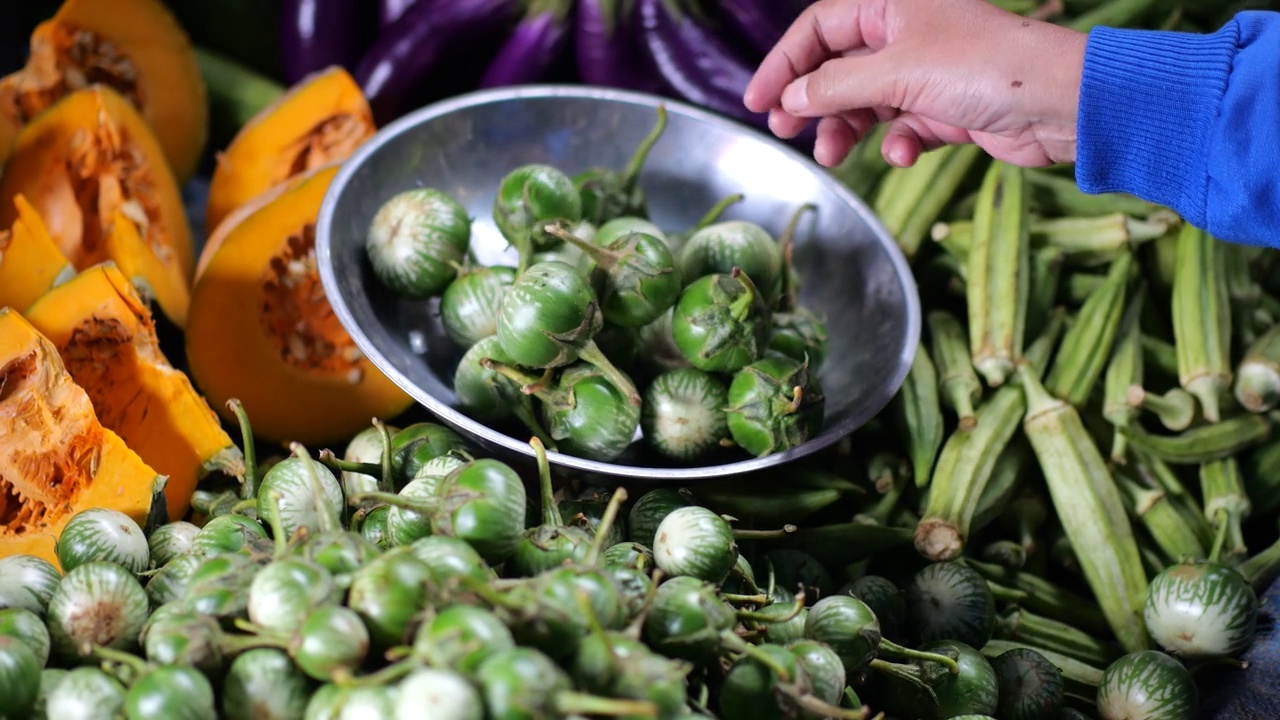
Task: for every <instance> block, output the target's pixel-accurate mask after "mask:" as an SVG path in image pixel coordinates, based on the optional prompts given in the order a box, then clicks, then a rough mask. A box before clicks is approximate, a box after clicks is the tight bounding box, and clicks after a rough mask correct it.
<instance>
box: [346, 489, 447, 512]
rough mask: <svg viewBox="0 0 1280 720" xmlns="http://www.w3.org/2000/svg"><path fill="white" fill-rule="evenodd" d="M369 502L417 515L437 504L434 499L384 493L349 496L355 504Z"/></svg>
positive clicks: (428, 510) (432, 508)
mask: <svg viewBox="0 0 1280 720" xmlns="http://www.w3.org/2000/svg"><path fill="white" fill-rule="evenodd" d="M371 501H372V502H378V503H385V504H387V505H390V506H391V507H397V508H400V509H401V510H410V511H412V512H416V513H418V514H419V515H425V514H427V513H430V512H431V511H432V510H434V509H435V508H436V503H437V502H438V501H437V500H436V499H435V498H421V497H414V498H410V497H405V496H403V495H397V494H396V493H384V492H368V493H357V494H355V495H352V496H351V502H353V503H356V504H361V503H366V502H371Z"/></svg>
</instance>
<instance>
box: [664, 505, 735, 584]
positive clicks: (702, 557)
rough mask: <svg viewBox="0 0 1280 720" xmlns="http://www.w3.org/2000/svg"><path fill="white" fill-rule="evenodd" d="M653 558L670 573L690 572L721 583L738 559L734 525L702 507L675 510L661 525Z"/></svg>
mask: <svg viewBox="0 0 1280 720" xmlns="http://www.w3.org/2000/svg"><path fill="white" fill-rule="evenodd" d="M653 557H654V560H655V561H656V562H657V564H658V568H659V569H660V570H662V572H664V573H666V574H667V575H668V576H672V575H688V576H691V577H696V578H698V579H700V580H705V581H707V582H710V583H714V584H716V585H719V584H720V583H722V582H724V579H725V578H726V577H728V576H729V571H730V570H732V569H733V566H734V564H735V563H736V562H737V560H738V545H737V543H736V542H734V539H733V528H731V527H729V523H728V522H726V521H725V519H724V518H722V517H720V516H719V515H717V514H715V513H714V512H712V511H710V510H708V509H706V508H704V507H700V506H696V505H694V506H690V507H684V508H678V509H676V510H673V511H671V513H669V514H668V515H667V516H666V517H665V518H663V519H662V522H661V523H659V524H658V531H657V536H656V537H655V538H654V542H653Z"/></svg>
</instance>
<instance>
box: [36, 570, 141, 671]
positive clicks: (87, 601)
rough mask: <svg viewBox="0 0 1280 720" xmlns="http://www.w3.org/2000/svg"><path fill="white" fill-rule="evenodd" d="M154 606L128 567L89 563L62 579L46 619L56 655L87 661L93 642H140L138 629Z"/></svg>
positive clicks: (119, 646) (115, 645)
mask: <svg viewBox="0 0 1280 720" xmlns="http://www.w3.org/2000/svg"><path fill="white" fill-rule="evenodd" d="M150 610H151V606H150V601H149V600H148V598H147V593H146V591H145V590H143V588H142V585H141V584H140V583H139V582H138V579H137V578H136V577H134V576H133V574H132V573H130V572H129V571H128V570H125V569H124V568H122V567H120V566H119V565H115V564H113V563H106V562H88V563H85V564H83V565H81V566H79V567H77V568H75V569H74V570H72V571H71V572H69V573H67V574H66V576H65V577H63V578H62V582H61V583H59V584H58V587H57V589H56V590H54V591H53V597H51V598H50V599H49V612H48V615H47V616H46V618H45V622H46V624H47V625H48V628H49V639H50V640H51V641H52V643H53V652H54V654H55V655H56V656H57V657H60V658H63V659H65V660H67V661H70V662H82V661H84V660H87V659H88V657H89V650H88V644H90V643H91V644H93V645H101V646H103V647H108V648H112V649H116V650H128V649H132V648H134V647H136V646H137V641H138V632H139V631H141V630H142V625H143V623H145V622H146V620H147V615H148V613H149V612H150Z"/></svg>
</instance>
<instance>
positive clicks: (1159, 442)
mask: <svg viewBox="0 0 1280 720" xmlns="http://www.w3.org/2000/svg"><path fill="white" fill-rule="evenodd" d="M1124 432H1125V435H1127V436H1128V438H1129V442H1130V443H1132V444H1133V445H1134V446H1136V447H1139V448H1141V449H1142V450H1144V451H1146V452H1149V453H1151V454H1152V455H1155V456H1156V457H1158V458H1160V459H1161V460H1164V461H1165V462H1167V463H1171V464H1173V465H1197V464H1199V463H1205V462H1209V461H1210V460H1221V459H1222V458H1227V457H1231V456H1232V455H1235V454H1236V453H1238V452H1240V451H1241V450H1245V449H1247V448H1250V447H1253V446H1254V445H1258V444H1260V443H1262V442H1263V441H1264V440H1266V439H1267V438H1268V437H1269V436H1270V435H1271V423H1270V422H1268V421H1267V419H1266V418H1265V417H1263V416H1261V415H1239V416H1237V417H1233V418H1229V419H1227V420H1223V421H1222V422H1220V423H1216V424H1213V425H1203V426H1201V427H1197V428H1192V429H1190V430H1187V431H1185V432H1183V433H1180V434H1178V435H1152V434H1150V433H1148V432H1147V431H1145V430H1143V429H1142V428H1141V427H1139V426H1138V425H1136V424H1135V425H1132V426H1130V427H1129V428H1127V429H1126V430H1125V431H1124Z"/></svg>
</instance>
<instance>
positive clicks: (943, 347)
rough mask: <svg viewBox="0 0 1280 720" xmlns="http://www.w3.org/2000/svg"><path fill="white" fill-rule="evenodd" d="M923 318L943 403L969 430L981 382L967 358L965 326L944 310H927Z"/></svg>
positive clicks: (965, 428)
mask: <svg viewBox="0 0 1280 720" xmlns="http://www.w3.org/2000/svg"><path fill="white" fill-rule="evenodd" d="M926 321H927V322H928V324H929V340H930V345H929V347H930V349H931V350H932V352H933V362H934V366H935V367H936V368H937V370H938V385H939V387H940V388H941V391H942V402H943V403H945V404H946V405H947V406H948V407H950V408H951V409H953V410H955V411H956V415H957V417H958V418H959V423H960V428H961V429H962V430H972V429H973V425H974V423H975V422H976V420H975V419H974V414H973V405H974V403H976V402H977V401H978V399H979V398H981V397H982V382H981V381H980V380H978V374H977V373H976V372H974V369H973V362H972V361H971V360H970V359H969V347H968V342H967V341H966V340H965V335H964V328H963V327H961V326H960V320H959V319H957V318H956V316H954V315H952V314H951V313H948V312H946V311H945V310H934V311H932V312H930V313H929V314H928V315H927V316H926Z"/></svg>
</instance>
